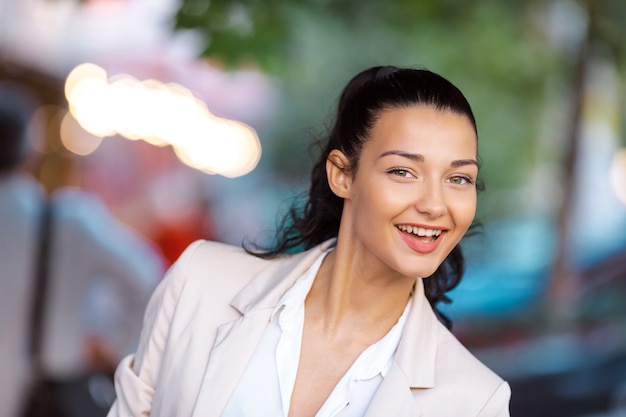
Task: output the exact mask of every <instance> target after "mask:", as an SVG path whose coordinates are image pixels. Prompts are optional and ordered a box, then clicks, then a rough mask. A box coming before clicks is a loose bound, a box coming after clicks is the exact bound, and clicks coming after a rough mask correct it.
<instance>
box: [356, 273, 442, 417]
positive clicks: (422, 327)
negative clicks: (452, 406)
mask: <svg viewBox="0 0 626 417" xmlns="http://www.w3.org/2000/svg"><path fill="white" fill-rule="evenodd" d="M438 326H439V323H438V321H437V317H436V316H435V313H434V312H433V310H432V308H431V307H430V304H429V303H428V300H427V299H426V295H425V293H424V283H423V282H422V280H421V279H418V280H417V281H416V283H415V292H414V294H413V305H412V306H411V310H410V311H409V316H408V317H407V321H406V323H405V325H404V330H403V332H402V338H401V339H400V343H399V344H398V350H397V351H396V355H395V360H394V363H393V365H392V367H391V369H390V370H389V373H388V374H387V375H386V376H385V378H384V379H383V382H382V383H381V384H380V387H379V388H378V391H376V394H375V395H374V398H373V399H372V402H371V403H370V406H369V407H368V409H367V412H366V413H365V416H366V417H378V416H403V417H409V416H410V417H418V416H421V415H422V410H421V409H420V407H419V406H418V402H417V400H416V397H415V395H414V394H415V393H416V391H417V390H422V389H429V388H432V387H434V386H435V360H436V356H437V340H438V333H437V332H438V330H437V329H438Z"/></svg>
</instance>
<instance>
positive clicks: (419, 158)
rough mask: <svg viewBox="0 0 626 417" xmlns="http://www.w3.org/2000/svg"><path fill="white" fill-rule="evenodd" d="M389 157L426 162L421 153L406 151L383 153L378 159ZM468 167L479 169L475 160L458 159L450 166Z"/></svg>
mask: <svg viewBox="0 0 626 417" xmlns="http://www.w3.org/2000/svg"><path fill="white" fill-rule="evenodd" d="M389 155H397V156H401V157H403V158H407V159H410V160H412V161H416V162H424V155H422V154H419V153H410V152H404V151H396V150H391V151H386V152H383V153H381V154H380V155H379V156H378V158H379V159H380V158H383V157H385V156H389ZM466 165H476V167H478V166H479V165H478V161H477V160H475V159H457V160H454V161H452V162H450V166H451V167H453V168H458V167H462V166H466Z"/></svg>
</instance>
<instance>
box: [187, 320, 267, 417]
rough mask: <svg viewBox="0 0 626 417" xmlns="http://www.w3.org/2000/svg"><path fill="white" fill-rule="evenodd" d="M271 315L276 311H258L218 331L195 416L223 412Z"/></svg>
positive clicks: (223, 326)
mask: <svg viewBox="0 0 626 417" xmlns="http://www.w3.org/2000/svg"><path fill="white" fill-rule="evenodd" d="M271 313H272V309H262V310H257V311H254V312H251V313H249V314H246V315H245V316H243V317H241V318H239V319H238V320H236V321H234V322H231V323H226V324H224V325H222V326H220V327H219V328H218V331H217V338H216V344H215V345H214V346H213V349H212V350H211V353H210V359H209V364H208V366H207V369H206V372H205V375H204V378H203V381H202V385H201V388H200V392H199V395H198V401H197V402H196V405H195V407H194V414H193V415H194V416H195V415H196V414H195V413H196V411H197V412H198V413H199V414H198V415H201V416H202V417H204V416H207V415H210V416H217V415H219V414H220V413H221V412H222V410H223V408H224V407H225V406H226V402H227V401H228V398H229V397H230V393H231V392H232V391H233V389H234V388H235V386H236V385H237V381H239V378H240V377H241V375H242V374H243V372H244V370H245V368H246V365H247V364H248V360H249V359H250V357H251V356H252V354H253V353H254V350H255V348H256V346H257V344H258V342H259V340H260V339H261V336H262V335H263V332H264V331H265V328H266V327H267V324H268V323H269V318H270V315H271Z"/></svg>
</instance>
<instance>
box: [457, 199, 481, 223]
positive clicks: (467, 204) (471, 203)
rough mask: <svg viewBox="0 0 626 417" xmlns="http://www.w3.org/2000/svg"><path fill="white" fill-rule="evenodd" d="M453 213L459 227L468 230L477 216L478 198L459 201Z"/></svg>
mask: <svg viewBox="0 0 626 417" xmlns="http://www.w3.org/2000/svg"><path fill="white" fill-rule="evenodd" d="M453 212H454V218H455V223H456V225H457V227H459V228H463V229H465V230H467V228H469V226H470V225H471V224H472V221H473V220H474V216H475V215H476V197H475V196H473V197H468V198H465V199H458V200H457V203H456V204H455V205H454V208H453Z"/></svg>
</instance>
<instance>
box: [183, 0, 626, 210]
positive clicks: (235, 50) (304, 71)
mask: <svg viewBox="0 0 626 417" xmlns="http://www.w3.org/2000/svg"><path fill="white" fill-rule="evenodd" d="M558 2H561V3H564V2H565V3H568V1H567V0H558ZM590 2H591V3H602V2H593V1H592V0H590ZM555 3H557V0H554V1H549V0H528V1H524V0H510V1H501V0H466V1H460V0H428V1H426V0H420V1H415V0H395V1H379V0H334V1H333V0H299V1H294V0H267V1H261V0H211V1H204V0H184V1H183V3H182V6H181V8H180V11H179V13H178V14H177V16H176V28H177V29H194V30H197V31H199V32H200V33H202V35H203V37H204V39H205V45H206V48H205V50H204V52H203V55H204V56H206V57H208V58H210V59H213V60H217V61H219V62H222V63H223V64H224V65H225V66H227V67H230V68H234V67H237V66H240V65H247V64H249V63H254V65H256V66H258V67H259V68H261V69H262V70H264V71H266V72H267V73H268V74H270V75H271V76H273V77H275V79H276V81H277V83H279V85H280V86H281V87H282V91H283V105H282V106H281V110H280V114H279V115H278V118H277V121H278V122H277V123H276V126H275V127H274V128H273V129H272V131H271V132H267V135H266V137H265V138H262V140H264V142H265V143H264V158H271V159H272V161H271V162H272V165H273V166H275V167H276V168H277V169H278V174H279V175H281V176H282V177H283V178H297V179H300V178H302V177H304V176H306V175H307V173H308V172H307V171H308V170H306V169H303V167H307V166H309V165H310V163H311V160H310V157H309V154H308V153H307V152H306V149H307V147H308V145H309V144H310V142H311V139H312V136H313V137H316V136H319V135H321V134H322V132H323V131H324V128H325V126H326V125H328V124H329V123H330V122H331V120H330V115H331V114H332V111H333V106H334V105H335V104H336V99H337V97H338V95H339V92H340V90H341V88H342V87H343V85H344V84H345V83H346V82H347V81H348V79H349V78H350V77H351V76H352V75H353V74H354V73H356V72H357V71H359V70H361V69H363V68H365V67H367V66H371V65H381V64H395V65H400V66H425V67H427V68H429V69H431V70H433V71H436V72H438V73H441V74H442V75H444V76H445V77H447V78H449V79H450V80H451V81H452V82H453V83H455V84H456V85H458V86H459V87H460V88H461V90H462V91H463V92H464V93H465V94H466V96H467V97H468V99H469V101H470V102H471V103H472V106H473V108H474V111H475V113H476V117H477V121H478V125H479V134H480V152H481V156H482V159H483V160H484V162H485V163H484V167H483V168H482V169H481V175H482V176H483V178H484V180H485V182H486V183H487V187H488V190H490V191H493V190H495V191H498V190H511V189H516V188H520V187H523V185H524V184H525V183H527V182H528V181H529V180H530V179H529V178H530V173H531V172H532V168H533V165H534V164H535V163H537V155H538V154H539V153H540V152H538V150H537V146H536V142H537V136H538V131H539V130H540V125H541V124H542V123H543V124H545V123H546V121H545V118H546V117H548V116H546V114H545V111H544V109H545V106H546V100H547V97H546V96H547V94H549V92H550V91H557V92H558V91H565V92H566V91H567V89H568V86H569V83H570V77H571V69H570V66H571V62H572V56H571V51H569V50H567V49H566V48H563V47H562V46H559V45H555V44H554V43H553V42H551V41H550V39H549V36H548V34H547V33H548V30H549V29H550V28H549V27H547V26H548V24H549V23H546V21H545V20H542V17H543V16H545V15H546V14H547V13H548V9H549V7H550V6H552V5H553V4H555ZM569 3H573V4H575V5H576V4H578V5H580V7H582V6H583V5H582V4H581V3H579V2H576V1H574V0H570V1H569ZM607 3H610V4H608V5H605V6H603V9H601V10H600V9H599V8H598V10H597V13H598V14H599V15H601V16H603V18H601V19H600V18H599V19H597V21H598V28H597V31H598V34H600V36H601V37H604V38H607V39H608V38H610V39H612V40H613V42H612V43H611V45H614V46H612V47H613V48H614V49H616V50H617V49H619V48H622V52H621V54H622V55H624V54H626V51H624V48H626V47H624V43H623V42H621V40H622V39H623V35H624V28H623V27H622V26H623V24H621V22H623V21H624V20H620V19H619V18H617V17H615V16H618V15H619V16H626V2H623V1H617V0H613V1H607ZM603 4H604V3H603ZM303 150H304V151H303ZM543 157H554V156H550V155H545V156H543ZM557 157H558V156H557ZM496 195H497V193H496ZM493 205H494V207H492V208H491V209H490V212H491V213H492V214H493V215H494V216H498V215H504V214H506V213H507V212H510V211H511V210H515V209H518V208H519V205H518V204H517V202H507V201H504V200H503V199H497V200H496V201H494V202H493Z"/></svg>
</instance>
